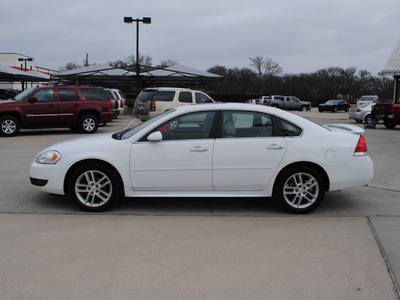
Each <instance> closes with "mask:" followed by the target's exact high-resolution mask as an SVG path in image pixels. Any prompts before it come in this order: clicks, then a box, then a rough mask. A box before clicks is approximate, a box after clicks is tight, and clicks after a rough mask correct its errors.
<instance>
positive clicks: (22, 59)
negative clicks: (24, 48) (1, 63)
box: [18, 57, 33, 72]
mask: <svg viewBox="0 0 400 300" xmlns="http://www.w3.org/2000/svg"><path fill="white" fill-rule="evenodd" d="M18 61H24V62H25V70H24V71H25V72H26V62H27V61H33V58H32V57H28V58H18ZM21 69H22V66H21Z"/></svg>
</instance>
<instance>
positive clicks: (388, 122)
mask: <svg viewBox="0 0 400 300" xmlns="http://www.w3.org/2000/svg"><path fill="white" fill-rule="evenodd" d="M383 125H385V127H386V128H395V127H396V125H397V123H396V122H395V121H393V120H384V121H383Z"/></svg>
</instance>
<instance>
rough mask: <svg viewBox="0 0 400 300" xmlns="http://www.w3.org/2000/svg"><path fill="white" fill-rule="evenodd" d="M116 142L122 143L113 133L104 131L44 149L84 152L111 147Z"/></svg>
mask: <svg viewBox="0 0 400 300" xmlns="http://www.w3.org/2000/svg"><path fill="white" fill-rule="evenodd" d="M114 143H121V141H120V140H115V139H113V138H112V133H103V134H96V135H94V136H89V137H81V138H76V139H71V140H66V141H62V142H59V143H56V144H53V145H51V146H49V147H47V148H46V149H44V150H43V151H47V150H57V151H59V152H68V153H75V152H82V153H83V152H87V151H89V152H90V151H94V150H99V149H102V148H104V149H106V148H108V149H109V148H112V144H114ZM43 151H42V152H43Z"/></svg>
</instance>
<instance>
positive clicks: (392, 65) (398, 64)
mask: <svg viewBox="0 0 400 300" xmlns="http://www.w3.org/2000/svg"><path fill="white" fill-rule="evenodd" d="M381 73H382V75H392V76H400V41H399V42H398V43H397V46H396V47H395V48H394V50H393V52H392V54H391V56H390V57H389V59H388V61H387V63H386V65H385V67H384V68H383V70H382V72H381Z"/></svg>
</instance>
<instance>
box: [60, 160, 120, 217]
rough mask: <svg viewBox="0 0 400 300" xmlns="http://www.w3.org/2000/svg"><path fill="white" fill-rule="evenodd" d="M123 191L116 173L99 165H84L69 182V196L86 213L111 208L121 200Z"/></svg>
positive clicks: (74, 173)
mask: <svg viewBox="0 0 400 300" xmlns="http://www.w3.org/2000/svg"><path fill="white" fill-rule="evenodd" d="M121 191H122V183H121V181H120V179H119V176H118V174H117V173H116V171H114V170H113V169H111V168H110V167H108V166H106V165H101V164H98V163H87V164H83V165H82V166H80V167H78V168H77V169H76V170H74V171H73V172H72V174H71V176H70V178H69V181H68V194H69V195H70V196H71V198H72V200H73V201H74V202H75V204H76V205H77V206H78V207H79V208H81V209H83V210H85V211H91V212H97V211H104V210H107V209H109V208H111V207H112V206H114V205H115V204H116V203H117V202H118V200H119V199H120V198H121Z"/></svg>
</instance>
